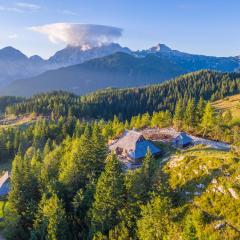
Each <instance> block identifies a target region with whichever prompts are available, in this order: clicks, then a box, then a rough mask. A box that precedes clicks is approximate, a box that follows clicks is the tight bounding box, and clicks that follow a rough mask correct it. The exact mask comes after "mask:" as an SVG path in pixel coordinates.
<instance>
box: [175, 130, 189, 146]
mask: <svg viewBox="0 0 240 240" xmlns="http://www.w3.org/2000/svg"><path fill="white" fill-rule="evenodd" d="M192 144H193V140H192V138H190V137H189V136H188V135H187V134H186V133H184V132H181V133H180V134H178V135H177V136H176V137H175V138H174V139H173V145H174V146H175V147H178V148H185V147H188V146H190V145H192Z"/></svg>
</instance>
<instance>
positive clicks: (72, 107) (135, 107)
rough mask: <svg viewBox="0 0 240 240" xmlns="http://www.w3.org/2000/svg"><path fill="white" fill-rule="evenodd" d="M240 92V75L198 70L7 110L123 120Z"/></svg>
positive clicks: (46, 97) (43, 98)
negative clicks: (137, 85) (149, 83)
mask: <svg viewBox="0 0 240 240" xmlns="http://www.w3.org/2000/svg"><path fill="white" fill-rule="evenodd" d="M239 92H240V74H237V73H232V74H230V73H219V72H211V71H206V70H205V71H198V72H195V73H189V74H186V75H183V76H180V77H178V78H176V79H175V80H170V81H166V82H165V83H162V84H158V85H153V86H149V87H144V88H128V89H110V88H109V89H105V90H101V91H97V92H94V93H91V94H88V95H86V96H81V97H79V96H77V95H74V94H69V93H65V92H52V93H45V94H40V95H37V96H33V97H31V98H29V99H27V100H25V101H24V102H22V103H19V104H15V105H11V106H9V107H8V108H7V113H8V114H27V113H32V112H35V113H37V114H44V115H50V114H51V113H52V112H53V113H54V114H55V115H67V114H68V113H69V112H70V113H71V114H72V115H74V116H77V117H81V118H94V119H96V118H104V119H112V118H113V116H114V115H117V116H118V117H119V118H120V119H129V118H131V117H132V116H136V115H138V114H142V113H145V112H149V113H153V112H154V111H161V110H166V109H168V110H170V111H171V112H174V109H175V106H176V102H177V101H178V99H180V98H182V99H184V103H185V104H187V101H188V99H192V98H194V99H196V100H199V98H200V97H202V98H204V99H205V100H212V101H214V100H217V99H222V98H224V97H225V96H230V95H233V94H237V93H239Z"/></svg>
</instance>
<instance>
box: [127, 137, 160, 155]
mask: <svg viewBox="0 0 240 240" xmlns="http://www.w3.org/2000/svg"><path fill="white" fill-rule="evenodd" d="M148 149H149V150H150V151H151V153H152V154H153V155H155V154H158V153H160V152H161V150H160V149H159V148H158V147H156V146H155V145H154V144H153V143H152V142H150V141H148V140H144V141H140V142H137V144H136V147H135V150H134V151H130V152H129V153H128V155H129V157H130V158H132V159H139V158H144V157H145V156H146V154H147V151H148Z"/></svg>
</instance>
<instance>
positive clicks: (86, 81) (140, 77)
mask: <svg viewBox="0 0 240 240" xmlns="http://www.w3.org/2000/svg"><path fill="white" fill-rule="evenodd" d="M185 72H186V71H185V70H184V69H182V68H181V67H179V66H178V65H176V64H174V63H172V62H171V61H169V60H168V59H165V58H162V57H156V56H146V57H144V58H136V57H134V56H132V55H129V54H126V53H116V54H113V55H110V56H107V57H103V58H98V59H94V60H90V61H87V62H85V63H82V64H80V65H74V66H70V67H65V68H60V69H58V70H52V71H47V72H45V73H43V74H41V75H39V76H37V77H33V78H29V79H23V80H18V81H15V82H13V83H11V84H10V85H8V86H7V87H5V88H3V89H2V90H1V91H0V93H1V95H16V96H31V95H33V94H37V93H41V92H47V91H53V90H66V91H70V92H73V93H76V94H86V93H89V92H93V91H96V90H98V89H103V88H107V87H116V88H126V87H137V86H145V85H150V84H156V83H161V82H163V81H165V80H167V79H170V78H173V77H176V76H178V75H181V74H183V73H185Z"/></svg>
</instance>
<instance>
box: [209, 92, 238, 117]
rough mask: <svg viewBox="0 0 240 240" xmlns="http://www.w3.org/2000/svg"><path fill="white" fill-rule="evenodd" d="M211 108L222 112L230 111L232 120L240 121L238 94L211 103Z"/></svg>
mask: <svg viewBox="0 0 240 240" xmlns="http://www.w3.org/2000/svg"><path fill="white" fill-rule="evenodd" d="M213 107H215V108H216V109H218V110H221V111H223V112H225V111H227V110H230V111H231V113H232V115H233V118H234V119H240V94H236V95H233V96H230V97H226V98H224V99H222V100H218V101H216V102H214V103H213Z"/></svg>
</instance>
